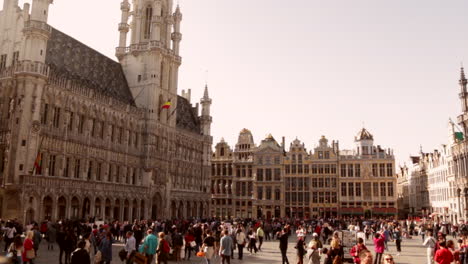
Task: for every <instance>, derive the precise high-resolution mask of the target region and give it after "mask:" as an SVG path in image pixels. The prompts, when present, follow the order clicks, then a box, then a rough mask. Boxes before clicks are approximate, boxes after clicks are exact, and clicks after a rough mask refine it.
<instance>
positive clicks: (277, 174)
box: [257, 168, 281, 182]
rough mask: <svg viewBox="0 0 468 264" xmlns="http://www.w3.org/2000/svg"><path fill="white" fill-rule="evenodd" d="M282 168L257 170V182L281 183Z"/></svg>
mask: <svg viewBox="0 0 468 264" xmlns="http://www.w3.org/2000/svg"><path fill="white" fill-rule="evenodd" d="M280 180H281V168H266V169H263V168H259V169H257V181H259V182H262V181H267V182H268V181H280Z"/></svg>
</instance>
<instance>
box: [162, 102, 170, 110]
mask: <svg viewBox="0 0 468 264" xmlns="http://www.w3.org/2000/svg"><path fill="white" fill-rule="evenodd" d="M171 105H172V103H171V101H167V102H165V103H164V104H163V105H162V106H161V109H169V108H171Z"/></svg>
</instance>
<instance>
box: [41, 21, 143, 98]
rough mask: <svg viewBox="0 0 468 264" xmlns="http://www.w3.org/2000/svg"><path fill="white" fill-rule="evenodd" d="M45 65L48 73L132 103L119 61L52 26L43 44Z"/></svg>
mask: <svg viewBox="0 0 468 264" xmlns="http://www.w3.org/2000/svg"><path fill="white" fill-rule="evenodd" d="M46 64H48V65H49V66H50V68H51V72H52V74H55V75H59V76H60V75H62V76H65V77H67V78H68V79H71V80H74V81H78V82H81V83H82V84H83V85H84V86H86V87H89V88H91V89H95V90H97V91H99V92H101V93H103V94H106V95H108V96H111V97H113V98H115V99H117V100H120V101H122V102H124V103H127V104H130V105H133V106H134V105H135V102H134V100H133V96H132V93H131V92H130V88H129V87H128V83H127V79H126V78H125V74H124V72H123V70H122V66H121V65H120V63H118V62H116V61H114V60H112V59H110V58H108V57H106V56H104V55H102V54H101V53H99V52H97V51H96V50H94V49H92V48H90V47H88V46H86V45H84V44H83V43H81V42H79V41H77V40H75V39H74V38H72V37H70V36H68V35H66V34H64V33H62V32H60V31H58V30H56V29H52V35H51V37H50V39H49V41H48V43H47V53H46Z"/></svg>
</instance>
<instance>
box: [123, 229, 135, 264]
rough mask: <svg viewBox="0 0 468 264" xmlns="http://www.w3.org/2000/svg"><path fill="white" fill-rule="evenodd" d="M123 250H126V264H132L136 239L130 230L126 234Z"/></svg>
mask: <svg viewBox="0 0 468 264" xmlns="http://www.w3.org/2000/svg"><path fill="white" fill-rule="evenodd" d="M125 252H127V261H126V264H133V257H134V256H135V252H136V240H135V237H134V236H133V232H132V231H128V232H127V234H126V242H125Z"/></svg>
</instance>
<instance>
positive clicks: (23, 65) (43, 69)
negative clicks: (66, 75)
mask: <svg viewBox="0 0 468 264" xmlns="http://www.w3.org/2000/svg"><path fill="white" fill-rule="evenodd" d="M25 73H26V74H32V75H38V76H42V77H48V76H49V66H47V65H46V64H44V63H42V62H38V61H28V60H25V61H20V62H17V63H16V64H15V65H13V66H10V67H8V68H5V69H3V70H0V79H2V78H10V77H13V76H14V75H15V74H25Z"/></svg>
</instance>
